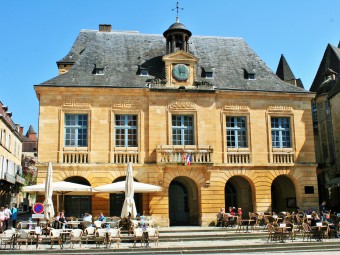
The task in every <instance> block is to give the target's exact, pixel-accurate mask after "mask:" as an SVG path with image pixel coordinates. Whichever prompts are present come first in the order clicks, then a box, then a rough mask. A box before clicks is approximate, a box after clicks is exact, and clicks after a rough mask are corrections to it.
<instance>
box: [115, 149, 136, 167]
mask: <svg viewBox="0 0 340 255" xmlns="http://www.w3.org/2000/svg"><path fill="white" fill-rule="evenodd" d="M111 159H112V162H111V163H113V164H126V163H128V162H131V163H133V164H138V163H141V162H140V156H139V149H138V147H115V148H113V152H112V156H111Z"/></svg>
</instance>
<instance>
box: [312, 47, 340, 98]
mask: <svg viewBox="0 0 340 255" xmlns="http://www.w3.org/2000/svg"><path fill="white" fill-rule="evenodd" d="M339 44H340V43H339ZM329 69H330V70H332V71H334V72H335V73H337V74H340V48H337V47H335V46H333V45H331V44H328V45H327V47H326V50H325V53H324V55H323V58H322V60H321V62H320V66H319V69H318V71H317V73H316V75H315V78H314V81H313V83H312V86H311V88H310V91H312V92H317V93H318V94H320V93H326V92H329V91H330V90H331V89H332V86H331V85H330V84H328V85H327V86H325V85H323V84H324V82H325V73H326V72H327V71H328V70H329ZM332 84H333V85H334V84H335V83H334V82H333V83H332ZM321 87H322V88H321ZM325 87H327V90H326V88H325ZM319 89H320V91H319Z"/></svg>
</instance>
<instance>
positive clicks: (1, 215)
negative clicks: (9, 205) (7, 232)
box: [0, 206, 5, 233]
mask: <svg viewBox="0 0 340 255" xmlns="http://www.w3.org/2000/svg"><path fill="white" fill-rule="evenodd" d="M4 221H5V208H4V207H3V206H1V207H0V233H2V232H3V229H2V227H3V225H4Z"/></svg>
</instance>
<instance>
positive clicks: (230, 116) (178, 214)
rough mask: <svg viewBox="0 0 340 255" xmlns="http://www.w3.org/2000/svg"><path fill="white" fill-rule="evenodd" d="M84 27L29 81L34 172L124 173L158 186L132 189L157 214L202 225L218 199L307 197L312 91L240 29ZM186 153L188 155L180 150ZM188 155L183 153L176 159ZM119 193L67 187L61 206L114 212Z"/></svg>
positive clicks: (311, 189)
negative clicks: (282, 73) (44, 72)
mask: <svg viewBox="0 0 340 255" xmlns="http://www.w3.org/2000/svg"><path fill="white" fill-rule="evenodd" d="M191 35H192V34H191V32H190V31H189V30H188V29H187V28H186V27H185V26H184V25H183V24H182V23H180V22H179V21H178V20H177V21H176V22H175V23H174V24H172V25H171V26H170V27H169V28H168V29H167V30H166V31H165V32H164V33H163V35H154V34H142V33H138V32H130V31H112V30H111V26H110V25H100V26H99V30H82V31H81V32H80V34H79V35H78V37H77V39H76V41H75V43H74V45H73V46H72V48H71V50H70V52H69V53H68V54H67V55H66V56H65V57H64V58H62V59H61V60H60V61H58V62H57V64H58V68H59V75H58V76H57V77H54V78H52V79H50V80H48V81H45V82H43V83H41V84H39V85H36V86H35V91H36V94H37V97H38V99H39V102H40V109H39V110H40V115H39V159H38V160H39V162H42V163H39V164H38V168H39V175H38V182H39V183H42V182H43V181H44V178H45V175H46V169H47V162H48V161H51V162H52V163H53V169H54V174H53V176H54V181H62V180H67V181H71V182H76V183H81V184H87V185H91V186H92V187H96V186H99V185H103V184H108V183H112V182H115V181H120V180H122V179H124V178H125V171H126V168H127V162H129V161H130V162H133V169H134V178H135V180H136V181H139V182H144V183H149V184H155V185H159V186H161V187H162V191H161V192H157V193H145V194H135V199H136V203H137V211H138V212H140V213H141V214H145V215H152V216H153V217H154V218H155V219H156V221H157V223H159V224H160V225H163V226H166V225H209V224H211V223H212V222H213V221H214V220H216V213H217V212H218V211H219V208H220V207H221V206H225V207H228V206H235V207H242V208H243V211H244V212H245V213H247V212H250V211H255V212H264V211H272V210H273V211H277V212H278V211H292V210H294V208H295V207H296V206H300V207H301V208H304V207H306V206H307V205H312V206H313V207H317V205H318V189H317V179H316V164H315V155H314V140H313V132H312V131H313V130H312V114H311V99H312V98H313V97H314V94H312V93H310V92H308V91H306V90H304V89H302V88H300V87H299V86H296V85H292V84H290V83H287V82H284V81H282V80H281V79H279V78H278V76H276V75H275V74H274V73H273V72H272V71H271V70H270V69H269V68H268V67H267V65H266V64H265V63H264V62H263V61H262V60H261V59H260V58H259V57H258V56H257V55H256V54H255V52H254V51H253V50H252V49H251V48H250V47H249V46H248V45H247V44H246V43H245V42H244V41H243V39H241V38H225V37H214V36H191ZM188 158H189V160H188ZM187 161H190V165H189V164H188V163H186V162H187ZM123 198H124V195H123V194H108V193H95V194H85V195H84V194H78V195H67V194H66V196H65V210H66V213H67V214H68V215H69V216H71V215H73V216H80V215H81V214H82V213H84V212H85V211H90V212H92V213H93V214H96V213H97V212H99V211H103V212H104V214H106V215H110V216H113V215H120V210H121V207H122V203H123V202H122V200H123Z"/></svg>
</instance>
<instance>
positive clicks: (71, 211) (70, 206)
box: [59, 175, 92, 218]
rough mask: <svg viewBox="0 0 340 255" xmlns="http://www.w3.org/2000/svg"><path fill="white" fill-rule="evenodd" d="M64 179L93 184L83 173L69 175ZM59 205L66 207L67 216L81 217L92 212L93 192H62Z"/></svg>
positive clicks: (88, 184) (87, 184)
mask: <svg viewBox="0 0 340 255" xmlns="http://www.w3.org/2000/svg"><path fill="white" fill-rule="evenodd" d="M64 181H68V182H73V183H77V184H82V185H86V186H91V183H90V182H89V181H88V180H87V179H86V178H85V177H83V176H81V175H73V176H68V177H66V178H65V179H64ZM59 205H62V208H63V209H65V214H66V216H73V217H80V218H81V217H82V216H83V215H84V214H85V213H86V212H88V213H92V194H85V193H72V192H70V193H65V194H61V196H59Z"/></svg>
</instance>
